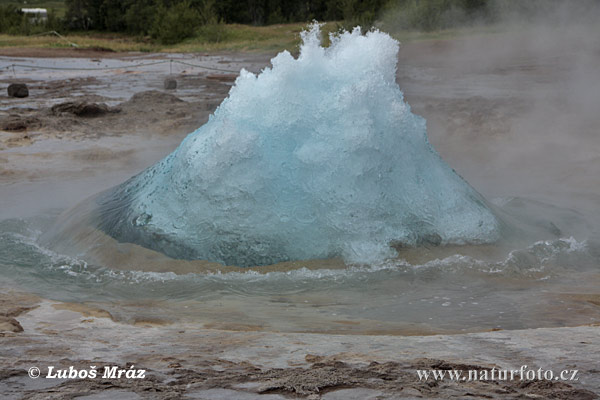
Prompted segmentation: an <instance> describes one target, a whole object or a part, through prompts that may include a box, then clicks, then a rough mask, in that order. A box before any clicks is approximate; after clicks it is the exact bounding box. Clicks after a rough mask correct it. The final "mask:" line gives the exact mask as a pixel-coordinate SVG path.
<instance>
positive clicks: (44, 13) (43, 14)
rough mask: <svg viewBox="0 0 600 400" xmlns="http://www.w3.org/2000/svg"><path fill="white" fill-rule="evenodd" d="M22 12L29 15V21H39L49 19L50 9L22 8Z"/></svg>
mask: <svg viewBox="0 0 600 400" xmlns="http://www.w3.org/2000/svg"><path fill="white" fill-rule="evenodd" d="M21 12H22V13H23V14H25V15H27V16H28V17H29V22H31V23H38V22H44V21H46V20H47V19H48V10H46V9H45V8H21Z"/></svg>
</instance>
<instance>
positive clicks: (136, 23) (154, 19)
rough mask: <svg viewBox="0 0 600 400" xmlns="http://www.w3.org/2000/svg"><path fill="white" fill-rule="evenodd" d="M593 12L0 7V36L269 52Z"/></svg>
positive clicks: (455, 6) (146, 4)
mask: <svg viewBox="0 0 600 400" xmlns="http://www.w3.org/2000/svg"><path fill="white" fill-rule="evenodd" d="M599 5H600V0H580V1H578V2H569V4H568V5H566V2H564V1H561V0H527V1H522V0H64V1H58V0H51V1H43V0H27V2H26V3H25V2H24V1H17V0H0V33H3V34H8V35H28V36H33V35H37V34H41V33H43V32H47V31H59V32H60V33H61V34H63V35H65V36H68V37H69V39H68V40H69V41H71V42H74V43H77V44H80V45H81V44H82V43H95V44H93V45H92V46H100V47H108V48H112V49H116V50H125V49H127V50H147V51H154V50H157V49H161V50H167V51H169V50H173V49H179V50H184V51H192V50H194V51H200V50H211V49H212V50H239V49H267V50H270V49H281V48H283V47H286V48H290V47H289V46H293V45H294V44H295V43H297V42H298V37H297V33H298V32H299V31H300V30H301V29H302V27H303V26H305V24H306V23H307V22H310V21H312V20H319V21H338V22H330V23H328V24H327V26H326V29H327V30H329V31H335V30H339V29H350V28H352V27H353V26H356V25H360V26H362V27H363V29H365V30H366V29H369V28H371V27H377V28H380V29H382V30H385V31H387V32H390V33H392V34H393V35H394V36H396V37H399V38H404V39H405V38H409V39H411V40H412V39H414V38H422V37H439V36H440V35H442V36H447V35H454V34H457V33H456V32H464V31H466V30H469V29H480V30H481V29H483V30H486V29H487V30H489V29H494V28H490V27H491V26H494V24H497V23H498V22H505V21H515V20H518V21H522V22H525V23H529V22H531V21H534V20H535V19H536V18H544V19H545V20H548V18H550V20H552V18H555V19H557V20H559V19H560V18H561V17H563V16H564V15H566V14H569V13H571V14H573V15H576V16H578V17H581V16H586V15H587V16H588V18H593V16H594V15H598V12H597V11H598V10H599V9H600V7H599ZM24 6H26V7H43V8H46V9H48V10H49V13H48V18H47V20H43V21H40V20H33V19H32V18H31V16H27V15H24V14H23V13H22V12H21V11H20V9H21V8H22V7H24ZM109 38H110V39H109ZM50 41H53V42H54V45H55V46H64V45H68V44H67V43H66V41H63V42H57V40H56V39H48V38H43V37H42V38H27V39H24V38H16V37H15V38H14V39H11V38H10V37H9V36H6V35H2V36H0V45H4V46H6V45H15V44H14V43H22V44H24V45H34V43H38V44H39V45H49V43H50ZM110 41H115V42H114V43H110ZM90 45H91V44H90ZM173 51H174V50H173Z"/></svg>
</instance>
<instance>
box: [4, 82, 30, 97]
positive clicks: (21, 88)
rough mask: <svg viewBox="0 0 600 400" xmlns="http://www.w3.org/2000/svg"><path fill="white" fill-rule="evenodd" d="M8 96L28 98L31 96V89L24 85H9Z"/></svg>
mask: <svg viewBox="0 0 600 400" xmlns="http://www.w3.org/2000/svg"><path fill="white" fill-rule="evenodd" d="M8 96H9V97H19V98H23V97H27V96H29V89H28V88H27V85H26V84H24V83H11V84H10V85H8Z"/></svg>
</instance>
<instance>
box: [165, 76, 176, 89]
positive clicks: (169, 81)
mask: <svg viewBox="0 0 600 400" xmlns="http://www.w3.org/2000/svg"><path fill="white" fill-rule="evenodd" d="M164 85H165V89H166V90H175V89H177V80H176V79H175V78H166V79H165V82H164Z"/></svg>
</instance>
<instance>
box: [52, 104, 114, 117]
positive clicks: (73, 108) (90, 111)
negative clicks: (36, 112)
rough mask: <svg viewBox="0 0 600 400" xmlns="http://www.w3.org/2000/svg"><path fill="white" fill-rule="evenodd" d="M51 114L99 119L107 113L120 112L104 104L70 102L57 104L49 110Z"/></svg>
mask: <svg viewBox="0 0 600 400" xmlns="http://www.w3.org/2000/svg"><path fill="white" fill-rule="evenodd" d="M50 111H51V112H52V114H54V115H60V114H65V113H67V114H73V115H76V116H78V117H88V118H92V117H99V116H102V115H105V114H108V113H117V112H120V111H121V109H120V108H113V107H109V106H107V105H106V104H104V103H85V102H71V101H68V102H66V103H61V104H57V105H55V106H52V108H51V109H50Z"/></svg>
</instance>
